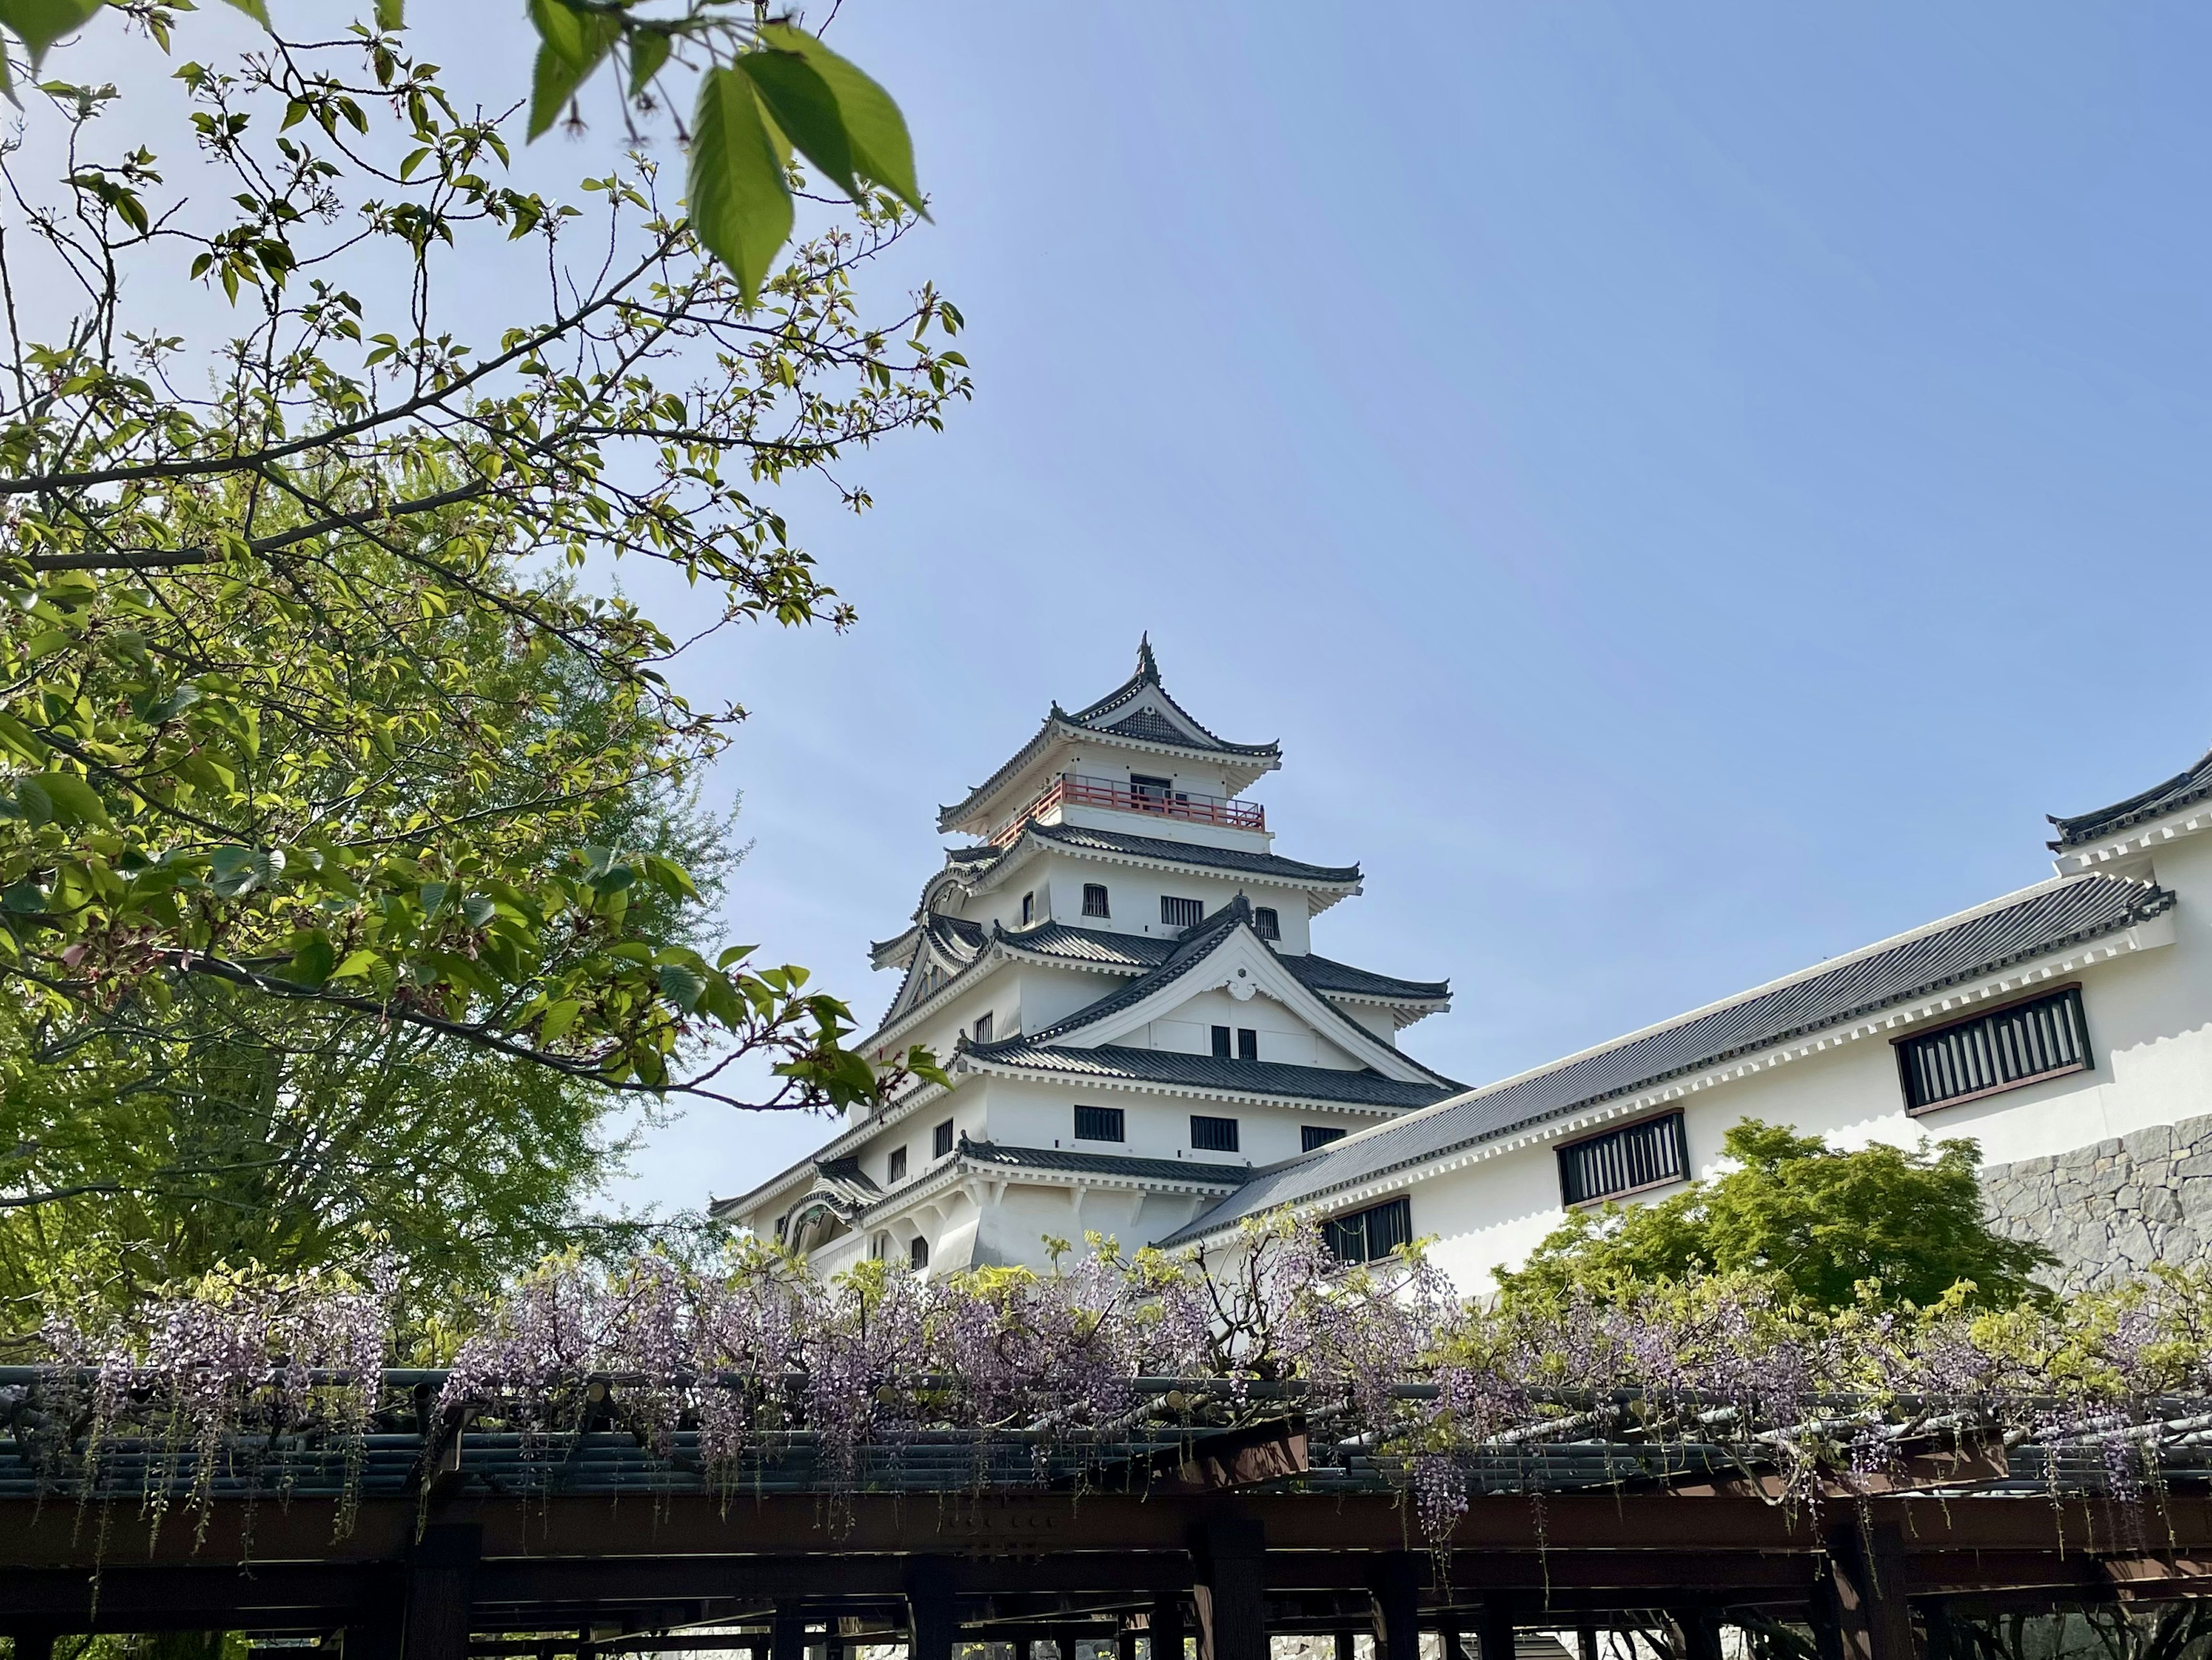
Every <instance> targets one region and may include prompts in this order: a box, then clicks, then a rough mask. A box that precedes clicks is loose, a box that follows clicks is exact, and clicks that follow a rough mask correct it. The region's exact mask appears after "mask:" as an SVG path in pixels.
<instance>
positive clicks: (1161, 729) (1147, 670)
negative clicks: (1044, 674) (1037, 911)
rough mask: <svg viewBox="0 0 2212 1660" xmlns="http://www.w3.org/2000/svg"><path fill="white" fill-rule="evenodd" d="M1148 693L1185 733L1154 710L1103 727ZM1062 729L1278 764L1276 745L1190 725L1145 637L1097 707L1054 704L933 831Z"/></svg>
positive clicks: (970, 808) (992, 789) (962, 813)
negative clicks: (1133, 665) (1131, 666)
mask: <svg viewBox="0 0 2212 1660" xmlns="http://www.w3.org/2000/svg"><path fill="white" fill-rule="evenodd" d="M1148 689H1149V690H1152V691H1154V692H1155V693H1157V694H1158V701H1159V702H1163V703H1165V704H1166V705H1167V706H1168V707H1169V708H1172V709H1173V710H1174V711H1175V712H1176V714H1179V715H1181V716H1182V718H1183V719H1184V720H1185V721H1189V723H1190V728H1189V730H1188V731H1185V730H1183V729H1182V727H1178V726H1176V723H1175V722H1174V721H1170V720H1169V719H1167V718H1166V717H1165V716H1164V715H1162V714H1159V713H1158V712H1157V711H1156V710H1146V709H1136V710H1131V712H1130V713H1129V714H1127V715H1125V716H1123V717H1122V720H1121V722H1120V723H1119V724H1109V723H1108V721H1107V719H1106V717H1108V716H1109V715H1111V714H1113V713H1114V712H1115V710H1117V709H1121V708H1127V705H1129V704H1130V703H1132V702H1135V701H1136V699H1137V698H1138V697H1139V696H1140V695H1141V694H1143V693H1144V692H1145V691H1146V690H1148ZM1061 727H1079V728H1081V729H1082V730H1084V731H1086V732H1103V733H1113V734H1115V736H1117V737H1122V738H1133V739H1138V740H1139V741H1140V742H1143V743H1147V744H1166V745H1172V746H1174V747H1176V748H1178V749H1186V750H1189V751H1193V752H1194V753H1196V754H1200V755H1221V756H1231V757H1236V758H1237V759H1238V760H1241V761H1243V762H1246V763H1255V762H1256V763H1260V767H1259V769H1260V770H1261V771H1265V770H1267V769H1268V768H1270V767H1273V766H1274V765H1276V764H1278V763H1279V761H1280V759H1281V757H1282V752H1283V751H1282V745H1279V744H1273V743H1268V744H1232V743H1231V742H1230V741H1229V740H1228V739H1225V738H1218V737H1216V736H1215V735H1214V734H1213V733H1211V732H1209V731H1207V730H1206V727H1203V726H1200V724H1199V723H1198V722H1197V721H1193V720H1191V715H1190V711H1189V710H1188V709H1186V708H1183V706H1182V704H1180V703H1178V702H1176V701H1175V699H1174V698H1172V697H1170V696H1169V695H1168V690H1167V688H1166V687H1165V686H1164V685H1163V684H1160V666H1159V664H1158V662H1157V661H1156V660H1154V659H1153V656H1152V642H1151V641H1150V639H1149V638H1148V639H1146V640H1145V641H1144V642H1141V643H1140V644H1139V646H1138V648H1137V672H1135V673H1134V674H1133V675H1131V676H1130V677H1129V678H1127V680H1125V681H1123V682H1122V683H1121V684H1120V685H1118V686H1116V687H1115V689H1114V690H1112V691H1109V692H1108V693H1107V694H1106V696H1103V697H1102V698H1100V699H1099V700H1098V701H1097V702H1095V703H1093V704H1091V705H1090V706H1089V707H1088V708H1080V709H1078V710H1077V711H1076V712H1075V713H1074V714H1069V713H1068V712H1067V711H1066V709H1064V708H1060V705H1059V704H1058V703H1054V705H1053V706H1052V709H1051V712H1050V713H1049V714H1047V715H1046V716H1045V718H1044V724H1043V725H1042V726H1041V727H1038V728H1037V731H1036V736H1035V737H1033V738H1031V739H1030V740H1029V742H1028V743H1026V744H1024V745H1022V746H1021V748H1019V749H1018V750H1017V751H1014V753H1013V755H1012V757H1011V758H1009V759H1008V760H1007V761H1006V763H1005V764H1004V765H1002V766H1001V767H1000V768H999V769H998V770H997V771H996V772H994V773H993V774H992V775H990V776H989V777H988V778H987V779H985V780H984V781H982V782H981V783H980V784H978V785H976V786H975V788H973V789H971V790H969V792H968V794H967V795H966V796H965V797H964V798H963V800H961V801H960V802H959V803H958V804H957V805H956V806H949V807H940V808H939V809H938V813H937V827H938V829H939V830H951V828H952V826H953V825H955V824H957V823H959V822H960V820H962V819H963V818H966V817H967V816H968V814H969V813H970V812H975V811H976V810H977V809H978V808H979V807H981V805H982V804H983V803H984V802H985V801H987V800H989V799H990V798H991V796H992V795H993V794H994V793H996V792H997V791H998V790H999V789H1000V787H1002V786H1003V785H1005V784H1006V782H1007V781H1008V780H1010V779H1012V778H1013V777H1015V776H1016V775H1018V774H1019V773H1021V772H1022V771H1023V770H1024V769H1025V768H1027V767H1028V766H1029V765H1030V763H1031V762H1033V761H1034V760H1036V757H1038V756H1039V755H1040V754H1042V752H1043V750H1044V746H1045V745H1047V744H1048V743H1049V742H1050V741H1051V739H1052V737H1053V734H1054V732H1055V730H1057V729H1059V728H1061Z"/></svg>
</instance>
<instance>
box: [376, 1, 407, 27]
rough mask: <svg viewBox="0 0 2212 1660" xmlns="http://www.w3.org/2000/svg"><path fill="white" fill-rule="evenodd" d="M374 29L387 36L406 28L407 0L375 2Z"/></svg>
mask: <svg viewBox="0 0 2212 1660" xmlns="http://www.w3.org/2000/svg"><path fill="white" fill-rule="evenodd" d="M376 27H379V28H380V29H382V30H383V31H384V32H385V33H387V34H389V33H391V32H392V30H394V29H404V28H405V27H407V0H376Z"/></svg>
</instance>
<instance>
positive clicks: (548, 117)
mask: <svg viewBox="0 0 2212 1660" xmlns="http://www.w3.org/2000/svg"><path fill="white" fill-rule="evenodd" d="M530 21H532V23H534V24H536V25H537V27H538V40H540V41H541V42H542V43H543V44H542V45H540V46H539V47H538V63H537V65H536V67H535V68H534V69H533V70H532V71H531V76H530V129H529V132H530V137H532V138H535V137H538V135H539V134H540V133H542V132H544V131H545V130H546V129H547V128H548V127H550V126H551V125H553V124H554V123H555V122H556V121H557V120H559V119H561V111H562V106H565V105H566V104H567V103H568V100H569V99H571V98H573V97H574V96H575V93H576V88H579V87H580V86H582V85H583V84H584V82H586V80H588V79H590V77H591V74H592V70H595V69H597V68H598V67H599V60H600V59H601V58H605V56H606V55H607V53H608V52H609V50H610V49H611V48H612V46H614V43H615V41H616V40H617V39H618V38H620V36H621V33H622V25H621V24H620V23H618V22H617V21H615V20H614V19H613V18H611V17H608V16H604V15H600V14H599V13H596V12H580V11H578V10H576V9H574V8H573V7H570V6H566V5H563V4H562V3H561V0H530Z"/></svg>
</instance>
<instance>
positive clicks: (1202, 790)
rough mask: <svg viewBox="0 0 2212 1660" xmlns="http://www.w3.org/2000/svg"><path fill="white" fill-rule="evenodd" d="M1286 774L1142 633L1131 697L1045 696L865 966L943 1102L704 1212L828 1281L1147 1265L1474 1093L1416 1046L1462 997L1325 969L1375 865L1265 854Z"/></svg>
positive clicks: (916, 1105)
mask: <svg viewBox="0 0 2212 1660" xmlns="http://www.w3.org/2000/svg"><path fill="white" fill-rule="evenodd" d="M1281 764H1282V758H1281V751H1280V750H1279V748H1278V747H1277V746H1276V745H1273V744H1231V743H1228V742H1225V741H1224V740H1223V739H1218V738H1216V737H1215V736H1214V735H1213V734H1212V733H1210V732H1208V731H1207V730H1206V728H1205V727H1202V726H1200V724H1199V723H1198V722H1197V721H1194V720H1193V719H1191V717H1190V716H1189V715H1188V714H1186V713H1185V712H1184V710H1183V709H1182V707H1181V706H1180V705H1179V704H1177V703H1176V701H1175V700H1174V699H1173V698H1172V697H1170V696H1168V693H1167V689H1166V687H1164V685H1162V684H1160V673H1159V667H1158V664H1157V663H1156V662H1155V661H1154V660H1153V657H1152V647H1151V644H1150V642H1149V641H1147V642H1146V643H1144V644H1143V645H1140V646H1139V648H1138V652H1137V672H1136V673H1135V674H1134V675H1133V676H1132V677H1131V678H1130V679H1129V680H1128V682H1127V684H1124V685H1122V686H1121V687H1119V688H1118V689H1117V690H1115V691H1113V692H1112V693H1110V694H1109V696H1106V697H1103V698H1102V699H1101V700H1099V701H1098V702H1096V703H1093V704H1091V706H1090V707H1089V708H1085V709H1081V710H1079V711H1078V712H1076V713H1074V714H1069V713H1067V712H1066V710H1064V709H1062V708H1060V706H1059V705H1058V704H1056V703H1055V704H1054V706H1053V708H1052V712H1051V713H1050V714H1048V715H1047V716H1046V717H1045V721H1044V724H1043V726H1042V727H1040V728H1039V729H1038V731H1037V733H1036V736H1035V737H1033V738H1032V739H1030V741H1029V742H1028V743H1027V744H1026V745H1024V746H1023V747H1022V748H1021V749H1020V750H1019V751H1018V752H1017V753H1016V754H1015V755H1014V757H1013V758H1012V759H1011V760H1010V761H1008V762H1007V763H1006V764H1005V765H1004V766H1002V767H1000V769H998V771H996V772H994V774H992V775H991V776H990V778H989V779H988V780H987V781H985V782H984V783H982V784H981V785H979V786H977V787H975V789H974V790H972V791H970V792H969V794H968V796H967V798H966V799H965V800H963V801H961V802H960V803H959V805H958V806H951V807H946V808H945V809H944V810H943V811H942V812H939V815H938V821H937V822H938V829H939V830H940V831H941V832H944V833H946V834H951V835H968V836H975V837H976V838H977V840H976V841H975V842H974V843H973V844H972V845H970V846H968V847H963V848H953V849H951V851H949V852H947V853H946V854H945V864H944V867H943V868H942V869H941V870H939V872H938V873H936V874H935V875H933V877H931V879H929V882H928V884H927V885H926V886H925V887H924V888H923V889H922V893H921V904H920V906H919V907H918V908H917V909H915V913H914V920H913V922H912V925H911V926H910V927H908V928H907V929H906V930H905V931H904V932H903V933H900V934H898V935H896V937H895V938H893V939H887V940H885V941H884V942H883V943H882V944H880V945H878V946H875V947H874V949H873V959H874V963H875V966H876V967H877V968H878V969H890V968H896V969H897V970H900V971H901V975H902V978H901V980H900V982H899V988H898V993H897V994H896V996H895V997H893V998H892V1000H891V1005H890V1010H889V1012H887V1013H886V1014H885V1015H884V1020H883V1024H882V1025H880V1026H879V1027H878V1029H877V1030H876V1031H875V1033H874V1034H873V1035H872V1037H869V1038H868V1039H867V1040H866V1043H864V1044H862V1045H861V1046H860V1047H861V1048H863V1049H865V1050H866V1052H867V1053H869V1054H871V1055H874V1056H876V1057H877V1058H878V1059H889V1058H894V1057H896V1056H897V1055H902V1054H903V1053H904V1052H905V1050H906V1049H907V1048H908V1045H910V1044H913V1043H924V1044H927V1045H928V1046H929V1047H930V1048H931V1049H934V1050H935V1051H936V1053H937V1054H938V1055H939V1057H940V1059H942V1060H943V1061H945V1066H946V1070H947V1071H948V1072H949V1073H950V1074H951V1079H952V1087H951V1089H949V1090H948V1089H945V1088H944V1087H943V1086H941V1085H934V1084H926V1083H917V1084H915V1085H913V1086H911V1087H909V1088H908V1089H907V1090H906V1091H904V1092H903V1093H902V1094H901V1095H900V1096H899V1097H898V1098H896V1099H895V1100H893V1101H891V1102H890V1104H888V1105H886V1106H884V1108H882V1109H881V1110H874V1111H869V1112H866V1113H865V1114H862V1115H858V1116H854V1117H853V1118H852V1119H851V1120H850V1121H849V1122H848V1124H847V1126H846V1128H844V1130H843V1132H842V1134H838V1135H837V1136H836V1137H835V1138H834V1139H833V1140H830V1141H829V1144H828V1145H826V1146H823V1148H822V1149H821V1150H820V1152H817V1154H816V1155H815V1156H814V1157H813V1158H810V1159H808V1160H806V1161H805V1162H804V1163H802V1164H795V1165H793V1166H792V1167H791V1168H790V1169H789V1170H787V1171H784V1172H783V1173H782V1174H781V1175H780V1176H778V1177H775V1179H774V1180H773V1181H770V1182H769V1183H764V1184H763V1186H761V1187H759V1188H757V1189H754V1190H753V1191H752V1192H750V1193H748V1194H745V1195H741V1196H739V1197H738V1198H734V1199H726V1200H720V1201H716V1202H715V1203H714V1207H713V1208H714V1214H715V1215H717V1216H720V1217H724V1218H726V1219H732V1220H735V1221H738V1222H739V1223H741V1224H743V1225H747V1226H749V1227H750V1228H751V1229H752V1230H753V1231H755V1232H757V1233H758V1234H760V1235H762V1236H763V1237H775V1238H777V1239H781V1240H785V1241H787V1242H788V1243H791V1244H792V1245H793V1247H794V1248H795V1249H797V1250H799V1251H801V1252H803V1253H804V1254H805V1256H807V1257H808V1258H809V1259H810V1260H811V1262H812V1264H813V1265H814V1267H815V1268H816V1269H817V1271H819V1272H822V1273H824V1274H834V1273H836V1271H837V1270H839V1269H841V1268H845V1267H848V1266H849V1265H850V1264H852V1263H853V1262H857V1261H859V1260H860V1259H861V1258H862V1257H864V1256H876V1257H889V1258H892V1259H895V1260H896V1261H897V1262H902V1263H905V1264H908V1265H909V1266H911V1267H913V1268H917V1269H925V1270H927V1271H928V1272H930V1273H951V1272H953V1271H956V1270H957V1269H959V1268H966V1267H969V1266H970V1265H971V1264H982V1263H1027V1264H1032V1265H1042V1263H1043V1262H1044V1261H1045V1260H1046V1256H1047V1252H1046V1248H1045V1245H1044V1243H1043V1242H1044V1240H1045V1239H1046V1238H1048V1237H1056V1238H1060V1239H1065V1240H1069V1241H1072V1242H1078V1243H1079V1242H1080V1241H1081V1240H1082V1238H1083V1237H1084V1234H1085V1231H1090V1230H1097V1231H1099V1232H1101V1233H1105V1234H1111V1235H1113V1236H1115V1237H1118V1238H1119V1239H1120V1240H1121V1243H1122V1244H1123V1245H1124V1246H1125V1247H1127V1248H1131V1249H1133V1248H1134V1247H1136V1246H1138V1245H1140V1244H1144V1243H1149V1242H1151V1241H1153V1240H1156V1239H1158V1238H1160V1237H1163V1236H1164V1235H1166V1234H1169V1233H1170V1232H1172V1231H1175V1230H1176V1229H1177V1228H1179V1227H1182V1225H1185V1224H1187V1223H1188V1222H1190V1221H1192V1220H1193V1219H1194V1218H1196V1217H1198V1216H1199V1215H1200V1214H1202V1213H1204V1212H1206V1211H1207V1210H1209V1209H1211V1208H1212V1207H1213V1206H1215V1205H1216V1204H1218V1203H1219V1202H1220V1201H1222V1200H1224V1199H1225V1198H1226V1197H1228V1195H1231V1193H1233V1192H1234V1191H1235V1190H1236V1189H1237V1188H1238V1187H1240V1186H1242V1185H1243V1183H1245V1182H1247V1181H1248V1180H1249V1179H1250V1177H1252V1175H1253V1174H1254V1172H1255V1169H1258V1168H1261V1167H1264V1166H1266V1165H1268V1164H1273V1163H1276V1162H1277V1161H1279V1160H1282V1159H1285V1158H1297V1156H1299V1155H1300V1154H1301V1153H1302V1152H1310V1151H1311V1150H1312V1149H1314V1148H1316V1147H1318V1146H1322V1145H1324V1144H1326V1143H1327V1142H1329V1141H1332V1140H1336V1139H1337V1138H1338V1137H1340V1136H1342V1135H1344V1134H1347V1133H1348V1132H1351V1131H1354V1130H1359V1129H1364V1128H1368V1127H1369V1126H1370V1125H1373V1124H1375V1123H1376V1122H1380V1121H1382V1120H1383V1119H1385V1118H1389V1117H1393V1116H1396V1115H1398V1114H1401V1113H1404V1112H1407V1111H1410V1110H1413V1109H1415V1108H1418V1107H1425V1106H1427V1105H1429V1104H1431V1103H1433V1102H1437V1101H1439V1100H1442V1099H1443V1098H1445V1097H1446V1096H1449V1095H1452V1094H1455V1093H1457V1092H1458V1091H1459V1090H1460V1088H1461V1085H1457V1084H1455V1083H1454V1082H1452V1080H1451V1079H1448V1078H1444V1077H1443V1076H1441V1075H1439V1074H1438V1073H1434V1072H1431V1070H1430V1069H1429V1068H1428V1067H1424V1066H1422V1065H1421V1064H1420V1063H1419V1061H1414V1060H1413V1059H1412V1058H1411V1057H1410V1056H1408V1055H1405V1054H1404V1053H1402V1052H1401V1050H1400V1049H1399V1048H1398V1033H1399V1032H1400V1031H1401V1030H1403V1029H1404V1028H1405V1027H1407V1026H1409V1025H1412V1024H1413V1022H1414V1021H1416V1020H1419V1019H1420V1018H1422V1017H1423V1016H1425V1015H1428V1014H1432V1013H1435V1012H1437V1011H1438V1010H1441V1009H1443V1008H1447V1007H1449V1005H1450V995H1451V994H1450V988H1449V985H1447V984H1445V983H1444V982H1431V981H1418V980H1400V979H1396V978H1394V977H1392V976H1389V975H1383V974H1374V973H1370V972H1369V971H1368V970H1364V969H1356V968H1352V967H1350V966H1348V965H1347V964H1343V963H1339V962H1336V961H1334V960H1333V959H1331V958H1327V957H1322V956H1321V955H1319V954H1317V953H1316V952H1314V950H1313V949H1312V947H1311V945H1310V932H1311V927H1312V923H1313V919H1314V918H1316V916H1318V915H1320V914H1321V913H1322V912H1323V911H1325V910H1327V909H1328V908H1329V907H1330V906H1331V905H1334V903H1336V902H1337V901H1338V900H1340V899H1343V898H1346V897H1350V896H1352V895H1354V894H1357V893H1358V891H1360V890H1359V882H1360V876H1359V868H1358V866H1356V865H1349V866H1331V865H1308V864H1304V863H1301V862H1300V861H1298V860H1295V859H1285V858H1284V857H1282V856H1281V855H1279V854H1277V853H1276V852H1275V851H1274V837H1273V833H1272V832H1271V831H1270V830H1269V829H1268V827H1267V810H1266V809H1265V808H1264V807H1261V806H1259V805H1257V804H1256V803H1255V802H1252V801H1249V800H1244V799H1243V792H1244V791H1245V790H1246V789H1247V788H1249V787H1250V786H1251V785H1252V784H1253V783H1255V781H1258V780H1259V779H1261V777H1263V776H1265V775H1267V774H1268V773H1270V772H1272V771H1273V770H1274V769H1276V768H1278V767H1279V766H1280V765H1281ZM1378 1243H1379V1242H1378ZM1390 1243H1395V1242H1390ZM1383 1248H1385V1249H1387V1244H1385V1245H1384V1247H1383Z"/></svg>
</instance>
